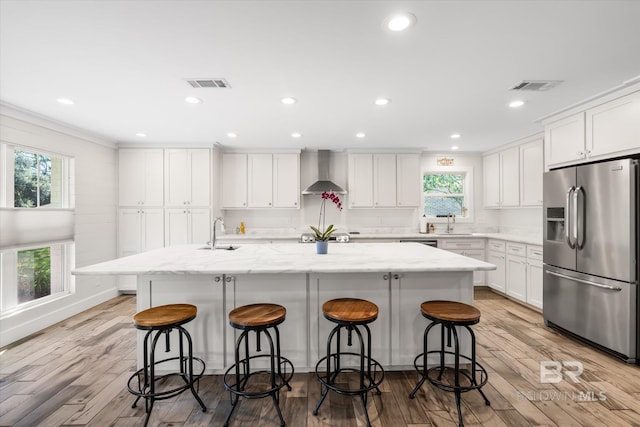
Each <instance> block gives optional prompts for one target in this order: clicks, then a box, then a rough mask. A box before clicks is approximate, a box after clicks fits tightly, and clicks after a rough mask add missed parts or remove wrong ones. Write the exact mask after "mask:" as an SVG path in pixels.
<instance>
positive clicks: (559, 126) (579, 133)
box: [544, 113, 586, 167]
mask: <svg viewBox="0 0 640 427" xmlns="http://www.w3.org/2000/svg"><path fill="white" fill-rule="evenodd" d="M544 144H545V149H544V155H545V165H546V166H547V167H553V166H556V165H559V164H562V163H567V162H572V161H575V160H580V159H583V158H585V156H586V153H585V120H584V113H579V114H575V115H573V116H570V117H566V118H564V119H562V120H558V121H557V122H554V123H551V124H548V125H547V126H545V130H544Z"/></svg>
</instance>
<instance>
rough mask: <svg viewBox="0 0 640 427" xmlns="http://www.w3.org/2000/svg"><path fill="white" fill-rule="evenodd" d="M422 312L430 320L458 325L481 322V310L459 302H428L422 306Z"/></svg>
mask: <svg viewBox="0 0 640 427" xmlns="http://www.w3.org/2000/svg"><path fill="white" fill-rule="evenodd" d="M420 310H421V311H422V315H423V316H424V317H426V318H428V319H431V320H436V321H443V322H450V323H454V324H456V325H473V324H475V323H478V322H479V321H480V310H478V309H477V308H475V307H474V306H472V305H469V304H465V303H462V302H457V301H426V302H423V303H422V304H420Z"/></svg>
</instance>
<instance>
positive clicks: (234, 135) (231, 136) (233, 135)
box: [227, 132, 238, 138]
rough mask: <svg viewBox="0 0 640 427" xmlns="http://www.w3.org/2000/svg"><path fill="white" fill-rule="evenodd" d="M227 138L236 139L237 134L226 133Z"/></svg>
mask: <svg viewBox="0 0 640 427" xmlns="http://www.w3.org/2000/svg"><path fill="white" fill-rule="evenodd" d="M227 136H228V137H229V138H236V137H237V136H238V134H237V133H235V132H229V133H227Z"/></svg>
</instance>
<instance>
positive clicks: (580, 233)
mask: <svg viewBox="0 0 640 427" xmlns="http://www.w3.org/2000/svg"><path fill="white" fill-rule="evenodd" d="M584 195H585V194H584V188H583V187H582V186H579V187H578V188H576V190H575V191H574V192H573V206H574V207H573V217H574V218H575V222H574V224H573V227H574V234H573V236H574V238H575V245H576V247H577V248H578V249H582V248H584V237H585V236H584V234H585V231H586V230H585V228H584V220H585V218H584V201H585V200H584Z"/></svg>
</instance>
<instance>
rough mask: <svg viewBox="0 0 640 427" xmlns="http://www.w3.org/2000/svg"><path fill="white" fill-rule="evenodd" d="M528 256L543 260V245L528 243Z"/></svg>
mask: <svg viewBox="0 0 640 427" xmlns="http://www.w3.org/2000/svg"><path fill="white" fill-rule="evenodd" d="M527 258H529V259H535V260H538V261H542V246H532V245H527Z"/></svg>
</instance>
